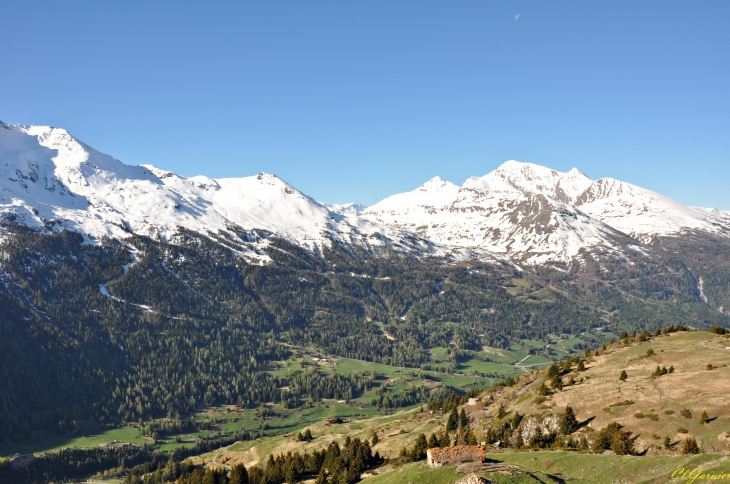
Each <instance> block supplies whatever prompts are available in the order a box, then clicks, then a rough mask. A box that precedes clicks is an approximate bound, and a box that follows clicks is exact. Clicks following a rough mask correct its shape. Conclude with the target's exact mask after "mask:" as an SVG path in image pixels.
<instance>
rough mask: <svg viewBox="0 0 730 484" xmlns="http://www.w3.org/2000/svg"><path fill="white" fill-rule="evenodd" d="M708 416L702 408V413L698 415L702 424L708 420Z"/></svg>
mask: <svg viewBox="0 0 730 484" xmlns="http://www.w3.org/2000/svg"><path fill="white" fill-rule="evenodd" d="M709 418H710V416H709V415H707V411H706V410H703V411H702V415H701V416H700V423H701V424H703V425H704V424H706V423H707V421H708V420H709Z"/></svg>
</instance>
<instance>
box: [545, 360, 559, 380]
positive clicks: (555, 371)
mask: <svg viewBox="0 0 730 484" xmlns="http://www.w3.org/2000/svg"><path fill="white" fill-rule="evenodd" d="M558 375H560V368H558V364H557V363H553V364H552V365H550V368H548V372H547V377H548V378H553V377H556V376H558Z"/></svg>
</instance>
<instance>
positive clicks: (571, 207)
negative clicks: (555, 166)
mask: <svg viewBox="0 0 730 484" xmlns="http://www.w3.org/2000/svg"><path fill="white" fill-rule="evenodd" d="M361 217H363V218H368V219H370V220H373V221H377V222H380V223H383V224H386V225H390V226H394V227H398V228H402V229H404V230H412V231H415V232H416V233H418V234H419V235H420V236H422V237H424V238H427V239H429V240H432V241H433V242H435V243H437V244H442V245H447V246H450V247H466V248H471V247H479V248H482V249H487V250H489V251H492V252H495V253H499V254H504V255H507V256H509V257H511V258H516V259H520V260H524V261H526V262H529V263H544V262H548V261H569V260H570V259H572V258H574V257H575V256H576V255H578V254H579V253H580V251H581V249H584V248H594V247H603V248H608V249H613V250H620V249H621V247H622V246H623V245H624V244H627V243H629V244H636V243H639V242H647V241H649V240H651V238H653V237H655V236H657V235H676V234H681V233H683V232H687V231H695V230H699V231H705V232H711V233H715V234H719V235H730V214H728V212H720V211H717V210H714V209H700V208H691V207H686V206H684V205H682V204H680V203H678V202H675V201H674V200H671V199H669V198H667V197H665V196H663V195H660V194H658V193H656V192H652V191H650V190H646V189H643V188H641V187H637V186H635V185H631V184H629V183H624V182H620V181H618V180H614V179H611V178H601V179H599V180H592V179H590V178H589V177H587V176H586V175H584V174H583V173H581V172H580V171H578V170H577V169H575V168H573V169H571V170H570V171H568V172H567V173H563V172H558V171H556V170H551V169H549V168H545V167H542V166H539V165H535V164H532V163H520V162H517V161H507V162H505V163H504V164H503V165H501V166H500V167H499V168H497V169H496V170H494V171H493V172H491V173H489V174H487V175H485V176H483V177H471V178H469V179H467V180H466V181H465V182H464V184H463V185H462V186H460V187H459V186H457V185H454V184H452V183H449V182H446V181H443V180H441V179H440V178H438V177H436V178H433V179H431V180H429V181H428V182H426V183H425V184H423V185H422V186H420V187H418V188H416V189H415V190H413V191H412V192H407V193H401V194H398V195H393V196H391V197H388V198H386V199H385V200H383V201H381V202H379V203H377V204H376V205H373V206H372V207H369V208H368V209H366V210H364V211H363V212H362V213H361ZM629 237H630V238H629Z"/></svg>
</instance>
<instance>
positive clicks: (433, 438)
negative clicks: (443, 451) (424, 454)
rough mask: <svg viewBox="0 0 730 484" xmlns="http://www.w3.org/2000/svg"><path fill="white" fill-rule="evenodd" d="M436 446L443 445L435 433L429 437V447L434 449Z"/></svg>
mask: <svg viewBox="0 0 730 484" xmlns="http://www.w3.org/2000/svg"><path fill="white" fill-rule="evenodd" d="M434 447H441V442H439V438H438V436H437V435H436V434H435V433H433V434H431V435H430V436H429V437H428V448H429V449H433V448H434Z"/></svg>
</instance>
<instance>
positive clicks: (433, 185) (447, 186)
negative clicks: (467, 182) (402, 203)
mask: <svg viewBox="0 0 730 484" xmlns="http://www.w3.org/2000/svg"><path fill="white" fill-rule="evenodd" d="M453 189H458V187H457V186H456V185H454V184H453V183H451V182H450V181H447V180H444V179H442V178H441V177H440V176H435V177H433V178H431V179H430V180H428V181H427V182H426V183H424V184H423V185H421V186H420V187H418V188H416V190H419V191H422V192H428V191H443V190H453Z"/></svg>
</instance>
